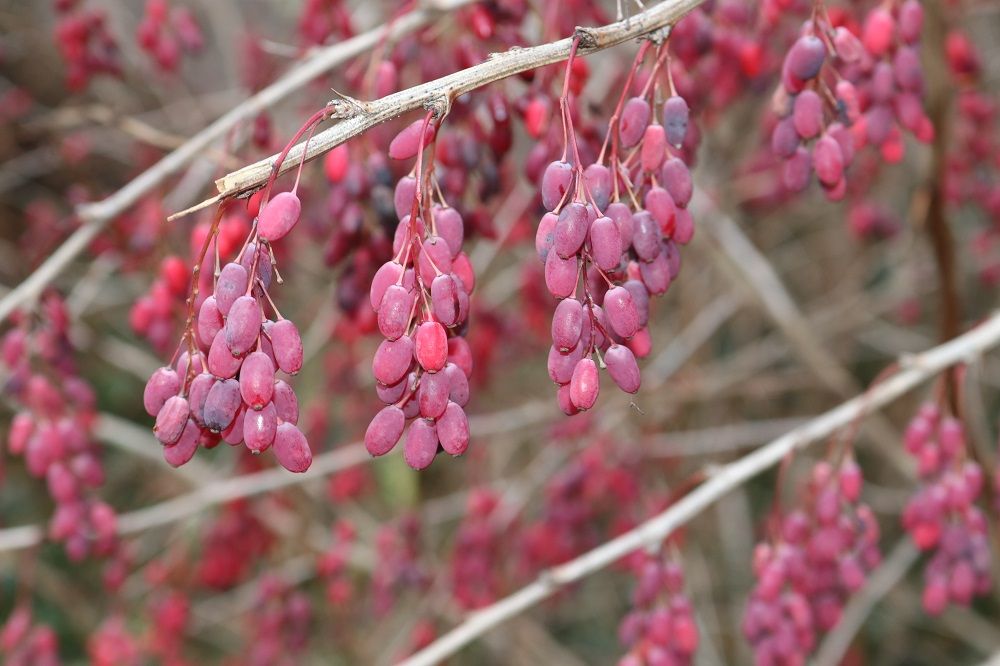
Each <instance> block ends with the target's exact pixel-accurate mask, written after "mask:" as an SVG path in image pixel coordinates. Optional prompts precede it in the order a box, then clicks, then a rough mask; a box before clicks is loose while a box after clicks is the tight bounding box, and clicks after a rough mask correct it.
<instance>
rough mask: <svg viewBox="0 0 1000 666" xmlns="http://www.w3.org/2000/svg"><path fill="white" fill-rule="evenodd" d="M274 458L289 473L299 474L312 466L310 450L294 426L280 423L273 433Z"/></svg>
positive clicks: (307, 443) (300, 432)
mask: <svg viewBox="0 0 1000 666" xmlns="http://www.w3.org/2000/svg"><path fill="white" fill-rule="evenodd" d="M274 457H275V458H277V459H278V464H279V465H281V466H282V467H284V468H285V469H287V470H288V471H289V472H295V473H297V474H301V473H302V472H305V471H306V470H307V469H309V467H310V466H311V465H312V449H310V448H309V442H307V441H306V436H305V435H303V434H302V431H301V430H299V429H298V428H297V427H296V426H295V425H293V424H291V423H282V424H281V425H279V426H278V427H277V429H276V430H275V433H274Z"/></svg>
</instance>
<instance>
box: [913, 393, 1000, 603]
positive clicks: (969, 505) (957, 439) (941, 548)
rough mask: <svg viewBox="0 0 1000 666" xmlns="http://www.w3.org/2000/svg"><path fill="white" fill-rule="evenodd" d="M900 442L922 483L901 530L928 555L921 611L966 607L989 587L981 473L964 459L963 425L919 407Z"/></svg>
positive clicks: (937, 411) (934, 408) (928, 407)
mask: <svg viewBox="0 0 1000 666" xmlns="http://www.w3.org/2000/svg"><path fill="white" fill-rule="evenodd" d="M903 443H904V446H905V447H906V450H907V452H908V453H910V455H912V456H914V457H915V458H916V460H917V471H918V474H919V476H920V480H921V486H920V488H919V489H918V490H917V492H916V493H915V494H914V496H913V497H912V498H911V499H910V501H909V502H907V504H906V509H905V510H904V511H903V527H904V528H905V529H906V531H907V532H909V534H910V537H911V538H912V539H913V543H914V544H916V546H917V548H919V549H920V550H922V551H926V552H928V553H931V559H930V562H928V564H927V568H926V569H925V570H924V580H925V585H924V596H923V603H924V609H925V610H926V611H927V612H928V613H931V614H932V615H937V614H939V613H941V612H942V611H943V610H944V609H945V608H946V607H947V606H948V604H949V603H954V604H958V605H960V606H968V605H969V604H970V603H971V602H972V599H973V597H977V596H981V595H984V594H986V593H988V592H989V591H990V588H991V586H992V578H991V574H990V559H991V557H990V545H989V537H988V534H987V522H986V516H985V515H984V514H983V512H982V510H980V508H979V507H978V506H976V504H975V502H976V500H977V499H978V498H979V494H980V493H981V492H982V490H983V483H984V482H985V479H984V474H983V470H982V468H981V467H980V466H979V464H978V463H976V462H975V461H974V460H971V459H970V458H969V457H968V450H967V446H966V442H965V429H964V428H963V427H962V422H961V421H959V420H958V419H957V418H955V417H953V416H945V415H943V414H941V410H940V409H939V408H938V407H937V405H935V404H933V403H927V404H925V405H923V406H922V407H921V408H920V410H919V411H918V412H917V415H916V416H915V417H914V418H913V420H912V421H911V422H910V424H909V426H907V428H906V434H905V435H904V439H903Z"/></svg>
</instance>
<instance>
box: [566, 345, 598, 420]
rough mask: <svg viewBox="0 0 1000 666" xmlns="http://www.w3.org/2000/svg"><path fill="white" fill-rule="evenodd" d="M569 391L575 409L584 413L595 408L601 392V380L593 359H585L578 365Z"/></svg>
mask: <svg viewBox="0 0 1000 666" xmlns="http://www.w3.org/2000/svg"><path fill="white" fill-rule="evenodd" d="M569 389H570V393H569V396H570V400H571V401H572V403H573V406H574V407H576V408H577V409H579V410H581V411H584V410H587V409H590V408H591V407H593V406H594V403H596V402H597V395H598V393H599V392H600V379H599V378H598V374H597V364H596V363H594V361H593V360H592V359H590V358H585V359H582V360H581V361H580V362H579V363H577V364H576V368H575V369H574V370H573V378H572V379H571V380H570V383H569Z"/></svg>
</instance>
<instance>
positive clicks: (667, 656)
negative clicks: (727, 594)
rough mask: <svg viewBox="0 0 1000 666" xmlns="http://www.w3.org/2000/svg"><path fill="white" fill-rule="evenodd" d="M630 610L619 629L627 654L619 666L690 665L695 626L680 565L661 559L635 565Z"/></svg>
mask: <svg viewBox="0 0 1000 666" xmlns="http://www.w3.org/2000/svg"><path fill="white" fill-rule="evenodd" d="M635 577H636V585H635V589H634V590H633V591H632V606H633V609H632V610H631V611H630V612H629V613H628V615H626V616H625V617H624V618H623V619H622V622H621V625H620V626H619V628H618V635H619V639H620V640H621V642H622V643H624V644H625V645H626V646H628V652H627V653H626V654H625V655H624V656H623V657H622V658H621V659H619V660H618V666H653V665H656V664H676V665H677V666H684V665H685V664H690V663H691V662H692V658H693V656H694V653H695V651H696V650H697V649H698V639H699V636H698V625H697V623H696V622H695V619H694V609H693V607H692V606H691V601H690V600H689V599H688V598H687V595H685V594H684V572H683V570H682V569H681V565H680V564H679V563H677V562H675V561H673V560H672V559H668V558H664V557H663V556H662V555H648V554H647V555H645V556H644V557H643V558H642V560H640V561H639V562H638V563H636V565H635Z"/></svg>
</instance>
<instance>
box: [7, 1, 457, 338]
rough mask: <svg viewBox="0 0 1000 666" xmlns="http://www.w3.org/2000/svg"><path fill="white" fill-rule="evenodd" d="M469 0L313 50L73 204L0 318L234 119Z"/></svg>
mask: <svg viewBox="0 0 1000 666" xmlns="http://www.w3.org/2000/svg"><path fill="white" fill-rule="evenodd" d="M470 1H471V0H438V2H436V3H433V4H431V5H429V6H428V7H426V8H421V9H417V10H415V11H413V12H410V13H408V14H406V15H404V16H401V17H400V18H399V19H398V20H396V21H393V22H392V23H391V24H390V25H388V26H385V27H383V26H379V27H377V28H375V29H373V30H370V31H368V32H366V33H363V34H360V35H358V36H356V37H352V38H351V39H348V40H345V41H343V42H340V43H338V44H335V45H333V46H330V47H327V48H325V49H321V50H319V51H317V52H316V54H315V55H314V56H313V57H311V58H310V59H308V60H306V61H305V62H303V63H302V64H300V65H298V66H296V67H295V68H294V69H292V70H291V71H289V72H288V73H287V74H286V75H285V76H283V77H281V78H280V79H278V80H277V81H275V82H274V83H272V84H271V85H269V86H268V87H266V88H264V89H263V90H261V91H260V92H258V93H257V94H256V95H253V96H252V97H250V98H249V99H247V100H246V101H245V102H243V103H241V104H240V105H239V106H237V107H236V108H234V109H233V110H231V111H229V112H228V113H226V114H225V115H223V116H221V117H220V118H219V119H218V120H216V121H215V122H213V123H212V124H211V125H209V126H208V127H206V128H205V129H204V130H202V131H201V132H199V133H198V134H196V135H194V136H193V137H191V138H190V139H189V140H188V141H187V142H185V143H184V145H182V146H180V147H179V148H178V149H177V150H175V151H173V152H172V153H170V154H168V155H167V156H166V157H164V158H163V159H161V160H160V161H159V162H157V163H156V164H154V165H153V166H151V167H150V168H149V169H147V170H146V171H143V172H142V173H141V174H139V175H138V176H137V177H136V178H135V179H133V180H132V181H131V182H129V183H128V184H127V185H125V187H123V188H121V189H120V190H118V191H117V192H115V193H114V194H112V195H111V196H109V197H107V198H106V199H103V200H102V201H98V202H94V203H88V204H82V205H80V206H78V207H77V209H76V216H77V217H78V218H79V219H80V221H81V223H82V224H81V226H80V228H79V229H77V230H76V231H75V232H74V233H73V234H72V235H71V236H70V237H69V238H67V239H66V240H65V241H64V242H63V244H62V245H61V246H60V247H59V249H58V250H56V251H55V252H53V253H52V255H50V256H49V258H48V259H46V260H45V262H43V263H42V264H41V265H40V266H39V267H38V268H37V269H35V272H34V273H32V274H31V275H29V276H28V277H27V278H26V279H25V280H24V281H23V282H21V283H20V284H19V285H18V286H17V287H16V288H14V289H13V290H11V292H10V293H9V294H7V295H6V296H5V297H4V298H3V299H2V300H0V321H3V320H5V319H7V317H9V316H10V313H11V312H13V311H14V310H16V309H17V308H19V307H21V306H22V305H24V304H25V303H28V302H31V301H33V300H34V299H35V298H37V297H38V295H39V294H40V293H41V292H42V291H43V290H44V289H45V287H46V286H47V285H48V284H49V283H50V282H52V280H54V279H55V278H56V276H58V275H59V274H60V273H61V272H62V271H63V270H65V269H66V267H67V266H68V265H69V263H70V262H71V261H73V259H74V258H75V257H76V256H77V255H78V254H80V253H81V252H82V251H83V250H84V249H85V248H86V247H87V246H88V245H89V244H90V242H91V241H92V240H93V239H94V238H96V237H97V235H98V234H99V233H100V232H101V230H103V229H104V227H105V226H106V225H107V224H108V223H109V222H110V221H111V220H112V219H114V218H115V217H117V216H118V215H120V214H121V213H123V212H124V211H125V210H126V209H128V208H129V207H130V206H131V205H132V204H134V203H135V202H137V201H138V200H139V199H141V198H142V197H143V196H145V195H146V194H148V193H149V192H151V191H152V190H153V189H155V188H156V187H157V186H158V185H159V184H160V183H162V182H163V181H164V180H166V179H167V178H168V177H170V176H171V175H173V174H175V173H177V172H178V171H179V170H180V169H182V168H183V167H184V166H185V165H186V164H187V163H188V162H190V161H191V160H193V159H194V158H196V157H197V156H198V155H200V154H201V153H202V152H203V151H204V150H206V149H207V148H208V147H209V146H210V145H211V144H212V143H213V142H214V141H217V140H218V139H221V138H222V137H224V136H225V135H226V134H227V133H228V132H229V130H231V129H232V128H233V127H234V126H235V125H237V124H238V123H240V122H242V121H244V120H247V119H249V118H252V117H253V116H255V115H256V114H258V113H260V111H262V110H264V109H266V108H268V107H270V106H272V105H274V104H276V103H277V102H280V101H281V100H282V99H284V98H285V97H287V96H288V95H289V94H290V93H292V92H293V91H295V90H298V89H299V88H302V87H303V86H305V85H307V84H309V83H311V82H312V81H314V80H316V77H318V76H320V75H321V74H323V73H325V72H327V71H329V70H330V69H332V68H334V67H336V66H337V65H340V64H342V63H344V62H346V61H348V60H350V59H351V58H354V57H355V56H357V55H359V54H361V53H364V52H365V51H367V50H368V49H370V48H372V47H373V46H375V45H376V44H378V43H379V42H380V41H381V40H382V39H383V38H384V37H385V35H386V32H388V33H389V35H390V38H397V37H399V36H401V35H405V34H407V33H409V32H412V31H414V30H416V29H418V28H421V27H423V26H424V25H427V24H428V23H430V22H431V21H432V20H434V19H435V18H438V17H439V16H440V15H441V13H442V12H446V11H448V10H451V9H455V8H458V7H461V6H462V5H465V4H468V3H469V2H470Z"/></svg>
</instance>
